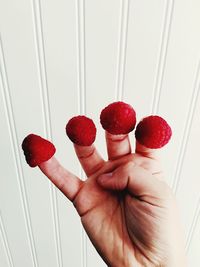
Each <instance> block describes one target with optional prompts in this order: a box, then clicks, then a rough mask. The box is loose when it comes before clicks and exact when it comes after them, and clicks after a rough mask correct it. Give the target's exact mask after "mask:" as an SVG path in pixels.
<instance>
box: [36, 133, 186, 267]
mask: <svg viewBox="0 0 200 267" xmlns="http://www.w3.org/2000/svg"><path fill="white" fill-rule="evenodd" d="M106 143H107V151H108V161H104V160H103V159H102V157H101V156H100V155H99V153H98V152H97V150H96V148H95V147H94V145H92V146H88V147H82V146H77V145H74V148H75V151H76V154H77V157H78V159H79V161H80V163H81V165H82V167H83V169H84V171H85V173H86V175H87V177H88V178H87V180H86V181H82V180H80V179H79V178H78V177H76V176H75V175H73V174H72V173H70V172H69V171H67V170H65V169H64V168H63V167H62V166H61V165H60V164H59V162H58V161H57V160H56V158H55V157H52V158H51V159H50V160H48V161H46V162H44V163H42V164H40V166H39V167H40V169H41V170H42V172H43V173H44V174H45V175H46V176H47V177H48V178H49V179H50V180H51V181H52V182H53V183H54V184H55V185H56V186H57V187H58V188H59V189H60V190H61V191H62V192H63V193H64V194H65V195H66V197H67V198H68V199H69V200H71V201H72V202H73V204H74V206H75V208H76V209H77V212H78V214H79V215H80V217H81V221H82V224H83V226H84V228H85V230H86V232H87V234H88V236H89V238H90V240H91V241H92V243H93V245H94V246H95V248H96V249H97V251H98V252H99V254H100V256H101V257H102V258H103V260H104V261H105V262H106V264H107V265H108V266H111V267H136V266H138V267H139V266H148V267H151V266H152V267H153V266H163V267H168V266H169V267H184V266H186V263H185V255H184V249H183V241H182V234H181V231H180V228H181V227H180V223H179V219H178V215H177V214H178V211H177V207H176V203H175V199H174V196H173V194H172V192H171V190H170V188H169V187H168V186H167V184H166V183H165V181H164V178H163V173H162V170H161V167H160V163H159V160H158V159H157V155H156V153H155V150H151V149H147V148H145V147H144V146H141V145H139V144H138V143H136V153H131V146H130V141H129V137H128V135H116V136H115V135H111V134H109V133H107V132H106Z"/></svg>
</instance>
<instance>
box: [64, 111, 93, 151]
mask: <svg viewBox="0 0 200 267" xmlns="http://www.w3.org/2000/svg"><path fill="white" fill-rule="evenodd" d="M66 133H67V136H68V137H69V139H70V140H71V141H72V142H73V143H75V144H77V145H79V146H90V145H91V144H92V143H93V142H94V141H95V138H96V127H95V124H94V122H93V121H92V120H91V119H89V118H87V117H86V116H80V115H79V116H76V117H73V118H72V119H70V120H69V121H68V123H67V125H66Z"/></svg>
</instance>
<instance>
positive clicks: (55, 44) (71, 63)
mask: <svg viewBox="0 0 200 267" xmlns="http://www.w3.org/2000/svg"><path fill="white" fill-rule="evenodd" d="M41 4H42V5H41V10H42V17H43V38H44V48H45V59H46V76H47V79H48V92H49V105H50V114H51V125H52V126H51V128H52V137H53V142H54V144H55V146H56V148H57V153H56V155H57V157H58V159H59V160H60V161H61V162H62V164H63V165H64V166H65V167H66V168H68V169H69V170H70V171H72V172H74V173H76V174H77V175H79V164H78V160H77V158H76V156H75V153H74V151H73V145H72V143H71V141H70V140H69V139H68V138H67V136H66V133H65V125H66V123H67V121H68V120H69V119H70V118H71V117H72V116H75V115H78V113H79V109H80V107H79V102H80V101H79V92H78V83H77V80H78V71H77V70H78V66H77V65H78V59H77V55H78V41H77V32H76V29H77V25H76V24H77V8H76V2H75V1H62V0H61V1H51V2H47V1H42V2H41ZM55 17H56V18H57V19H56V20H55ZM58 211H59V229H60V242H61V243H60V245H61V247H60V248H59V249H61V251H60V255H61V259H62V260H61V264H62V265H61V266H81V262H82V258H83V255H82V251H83V250H82V237H81V232H82V228H81V227H80V220H79V218H78V215H77V214H76V211H75V210H74V207H73V205H72V204H71V203H70V202H69V201H68V200H67V199H66V198H65V197H64V196H63V195H62V194H61V193H60V192H58ZM75 251H76V256H75Z"/></svg>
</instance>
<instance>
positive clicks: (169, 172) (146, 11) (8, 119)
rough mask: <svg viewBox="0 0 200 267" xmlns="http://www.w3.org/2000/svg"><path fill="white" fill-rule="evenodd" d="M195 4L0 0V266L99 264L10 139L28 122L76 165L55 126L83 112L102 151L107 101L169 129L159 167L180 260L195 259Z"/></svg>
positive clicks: (199, 142)
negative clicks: (169, 192)
mask: <svg viewBox="0 0 200 267" xmlns="http://www.w3.org/2000/svg"><path fill="white" fill-rule="evenodd" d="M199 14H200V1H199V0H168V1H167V0H165V1H164V0H151V1H148V0H146V1H145V0H109V1H106V0H95V1H94V0H68V1H66V0H48V1H45V0H29V1H25V0H18V1H13V0H6V1H5V0H4V1H3V0H1V1H0V25H1V42H0V67H1V73H0V74H1V76H0V87H1V88H0V89H1V97H0V122H1V130H0V148H1V154H0V165H1V174H0V266H1V267H39V266H40V267H46V266H48V267H72V266H74V267H76V266H77V267H79V266H82V267H94V266H95V267H103V266H105V264H104V263H103V262H102V260H101V259H100V257H99V256H98V254H97V253H96V251H95V250H94V248H93V247H92V245H91V244H90V241H89V240H88V239H87V238H86V237H85V235H84V232H83V230H82V227H81V225H80V221H79V218H78V216H77V214H76V212H75V211H74V209H73V206H72V205H71V203H69V201H67V199H65V197H64V196H63V195H62V194H61V193H60V192H59V191H58V190H57V189H56V188H55V187H54V186H52V185H51V184H50V183H49V182H48V180H47V179H45V177H44V176H43V175H42V174H41V173H40V172H39V171H38V169H37V168H35V169H31V168H29V167H28V166H27V165H26V163H25V161H24V156H23V154H22V151H21V147H20V146H21V142H22V140H23V138H24V137H25V136H26V135H27V134H28V133H30V132H34V133H37V134H39V135H42V136H44V137H47V138H49V139H52V140H53V142H54V143H55V145H56V147H57V157H58V159H59V160H60V161H61V162H62V163H63V164H64V165H65V166H66V167H67V168H69V169H70V170H71V171H73V172H75V173H76V174H80V167H79V164H78V162H77V160H76V157H75V154H74V152H73V147H72V144H71V143H70V141H69V140H68V139H67V138H66V136H65V131H64V127H65V124H66V122H67V121H68V119H69V118H70V117H72V116H74V115H76V114H79V113H82V114H83V113H86V114H87V115H88V116H90V117H92V118H93V119H94V121H95V122H96V124H97V128H98V136H97V141H96V145H97V146H98V148H99V150H100V152H101V153H103V154H104V155H105V144H104V138H103V131H102V129H101V127H100V125H99V113H100V111H101V109H102V108H103V107H104V106H105V105H106V104H108V103H110V102H113V101H115V100H117V99H123V100H124V101H126V102H128V103H130V104H132V105H133V106H134V107H135V109H136V110H137V115H138V119H140V118H142V117H143V116H145V115H149V114H151V113H157V114H160V115H161V116H164V117H165V118H166V119H167V120H168V121H169V123H170V124H171V126H172V128H173V139H172V141H171V142H170V144H169V145H168V146H167V147H166V148H165V149H164V150H163V165H164V166H165V169H166V179H167V181H168V183H169V184H170V185H171V186H172V187H173V189H174V191H175V192H176V194H177V198H178V201H179V205H180V210H181V216H182V221H183V226H184V230H185V236H186V248H187V254H188V259H189V266H192V267H198V266H200V253H199V248H200V171H199V151H200V138H199V137H200V95H199V86H200V84H199V83H200V65H199V58H200V31H199V28H200V15H199ZM131 136H132V137H131V139H132V142H133V143H134V136H133V134H132V135H131Z"/></svg>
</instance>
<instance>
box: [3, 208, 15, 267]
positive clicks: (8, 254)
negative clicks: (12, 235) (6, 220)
mask: <svg viewBox="0 0 200 267" xmlns="http://www.w3.org/2000/svg"><path fill="white" fill-rule="evenodd" d="M0 236H1V237H2V243H3V247H4V250H5V254H6V258H7V262H8V265H9V267H14V264H13V259H12V255H11V252H10V247H9V243H8V238H7V234H6V230H5V227H4V224H3V219H2V215H1V212H0Z"/></svg>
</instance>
